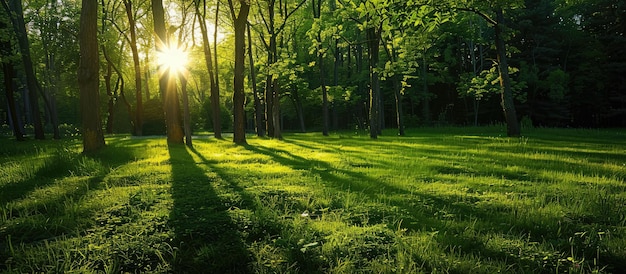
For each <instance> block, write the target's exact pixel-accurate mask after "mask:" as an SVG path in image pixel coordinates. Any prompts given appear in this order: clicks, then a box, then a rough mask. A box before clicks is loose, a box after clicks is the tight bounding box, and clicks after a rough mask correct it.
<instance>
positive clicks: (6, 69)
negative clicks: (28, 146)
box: [0, 21, 25, 141]
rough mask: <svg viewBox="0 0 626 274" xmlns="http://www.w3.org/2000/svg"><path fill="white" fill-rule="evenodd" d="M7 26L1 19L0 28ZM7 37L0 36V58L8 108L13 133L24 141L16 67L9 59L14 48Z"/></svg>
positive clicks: (16, 137) (17, 138)
mask: <svg viewBox="0 0 626 274" xmlns="http://www.w3.org/2000/svg"><path fill="white" fill-rule="evenodd" d="M6 28H7V25H6V24H5V23H4V22H3V21H0V30H4V29H6ZM4 38H6V37H3V38H0V39H2V40H1V42H0V58H1V59H0V60H2V61H1V63H2V75H3V76H4V90H5V95H6V98H7V108H8V111H9V120H11V126H12V128H13V135H14V136H15V139H16V140H18V141H24V140H25V138H24V134H23V133H22V130H21V129H20V123H19V122H18V118H17V108H16V107H15V89H14V83H13V79H14V78H15V68H14V67H13V63H12V62H11V60H10V59H9V57H10V56H11V55H13V50H12V49H11V48H12V47H11V42H10V41H9V40H8V39H6V40H5V39H4Z"/></svg>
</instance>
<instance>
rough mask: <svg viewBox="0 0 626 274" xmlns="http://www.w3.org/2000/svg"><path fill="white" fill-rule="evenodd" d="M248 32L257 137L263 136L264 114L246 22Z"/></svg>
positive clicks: (248, 27) (248, 25)
mask: <svg viewBox="0 0 626 274" xmlns="http://www.w3.org/2000/svg"><path fill="white" fill-rule="evenodd" d="M246 29H247V32H248V58H249V60H250V62H249V63H250V83H252V93H253V95H254V114H255V115H254V118H255V126H256V134H257V136H259V137H265V114H264V113H263V111H264V109H263V105H262V104H261V98H259V93H258V91H257V88H256V70H255V69H254V58H253V57H252V35H251V32H250V24H246Z"/></svg>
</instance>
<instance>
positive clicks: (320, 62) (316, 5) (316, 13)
mask: <svg viewBox="0 0 626 274" xmlns="http://www.w3.org/2000/svg"><path fill="white" fill-rule="evenodd" d="M321 14H322V0H313V17H314V18H315V20H320V17H321ZM315 39H316V40H317V67H318V70H319V74H320V89H321V91H322V135H324V136H328V130H329V124H330V122H329V115H328V90H327V89H326V71H325V70H324V53H323V52H322V50H323V49H322V35H321V34H320V33H318V34H317V37H316V38H315ZM335 68H336V66H335ZM334 73H335V74H336V73H337V72H336V71H335V72H334Z"/></svg>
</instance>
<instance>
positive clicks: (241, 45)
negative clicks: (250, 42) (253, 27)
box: [228, 0, 250, 144]
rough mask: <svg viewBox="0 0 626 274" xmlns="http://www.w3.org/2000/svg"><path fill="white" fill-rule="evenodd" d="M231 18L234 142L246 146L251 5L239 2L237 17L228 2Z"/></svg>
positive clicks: (242, 1)
mask: <svg viewBox="0 0 626 274" xmlns="http://www.w3.org/2000/svg"><path fill="white" fill-rule="evenodd" d="M228 4H229V7H230V12H231V16H232V18H233V21H234V25H235V68H234V77H233V78H234V79H233V116H234V122H233V128H234V132H233V142H234V143H236V144H246V113H245V110H244V105H245V99H246V98H245V92H244V77H245V74H244V72H245V53H246V40H245V38H246V25H247V23H248V14H249V12H250V3H249V2H248V1H246V0H239V4H240V5H239V6H240V7H239V12H238V14H237V15H235V8H234V6H233V2H232V0H228Z"/></svg>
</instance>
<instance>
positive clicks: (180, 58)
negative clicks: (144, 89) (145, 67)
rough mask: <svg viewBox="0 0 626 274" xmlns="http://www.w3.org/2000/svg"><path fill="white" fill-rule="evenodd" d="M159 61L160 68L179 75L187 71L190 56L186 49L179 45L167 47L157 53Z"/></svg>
mask: <svg viewBox="0 0 626 274" xmlns="http://www.w3.org/2000/svg"><path fill="white" fill-rule="evenodd" d="M157 62H158V64H159V70H161V71H163V72H169V73H170V74H174V75H177V74H178V73H184V72H185V71H187V68H186V67H187V63H188V62H189V56H188V54H187V52H186V51H185V50H184V49H182V48H180V47H178V46H171V47H165V48H163V49H162V50H161V51H159V52H158V53H157Z"/></svg>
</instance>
